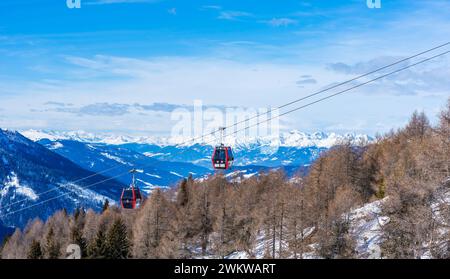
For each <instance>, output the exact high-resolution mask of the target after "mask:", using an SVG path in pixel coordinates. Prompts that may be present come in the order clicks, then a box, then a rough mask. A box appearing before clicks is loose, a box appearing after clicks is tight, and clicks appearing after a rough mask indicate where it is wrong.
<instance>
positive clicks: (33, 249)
mask: <svg viewBox="0 0 450 279" xmlns="http://www.w3.org/2000/svg"><path fill="white" fill-rule="evenodd" d="M42 256H43V254H42V247H41V243H40V242H39V241H37V240H33V242H32V243H31V245H30V249H29V251H28V255H27V258H28V259H32V260H37V259H42Z"/></svg>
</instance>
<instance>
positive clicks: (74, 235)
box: [70, 224, 87, 258]
mask: <svg viewBox="0 0 450 279" xmlns="http://www.w3.org/2000/svg"><path fill="white" fill-rule="evenodd" d="M70 238H71V241H72V243H73V244H77V245H78V246H79V247H80V250H81V257H82V258H84V257H86V256H87V241H86V238H85V237H84V236H83V233H82V231H81V228H80V227H79V226H78V225H77V224H75V225H74V226H73V227H72V231H71V235H70Z"/></svg>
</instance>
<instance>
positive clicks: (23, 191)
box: [0, 172, 39, 201]
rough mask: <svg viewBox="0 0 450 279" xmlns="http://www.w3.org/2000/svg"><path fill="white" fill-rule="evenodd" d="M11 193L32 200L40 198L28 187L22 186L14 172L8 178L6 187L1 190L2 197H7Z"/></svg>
mask: <svg viewBox="0 0 450 279" xmlns="http://www.w3.org/2000/svg"><path fill="white" fill-rule="evenodd" d="M9 192H13V193H14V194H13V197H14V195H16V194H17V195H20V196H22V198H27V199H30V200H33V201H35V200H37V199H38V198H39V196H38V195H37V194H36V193H35V192H34V191H33V189H31V188H30V187H28V186H27V185H23V184H20V181H19V179H18V178H17V175H16V174H15V173H14V172H12V173H11V174H10V175H9V176H8V177H7V181H6V183H5V184H4V187H3V188H2V189H1V190H0V197H4V196H6V195H7V194H8V193H9Z"/></svg>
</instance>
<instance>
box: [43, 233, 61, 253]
mask: <svg viewBox="0 0 450 279" xmlns="http://www.w3.org/2000/svg"><path fill="white" fill-rule="evenodd" d="M60 250H61V244H60V243H59V241H58V240H57V239H56V237H55V232H54V229H53V226H51V227H50V229H49V231H48V233H47V236H46V245H45V251H46V253H47V258H48V259H57V258H59V256H60V255H61V251H60Z"/></svg>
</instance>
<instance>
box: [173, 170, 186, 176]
mask: <svg viewBox="0 0 450 279" xmlns="http://www.w3.org/2000/svg"><path fill="white" fill-rule="evenodd" d="M170 173H171V174H173V175H176V176H179V177H184V176H182V175H181V174H179V173H176V172H174V171H171V172H170Z"/></svg>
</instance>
